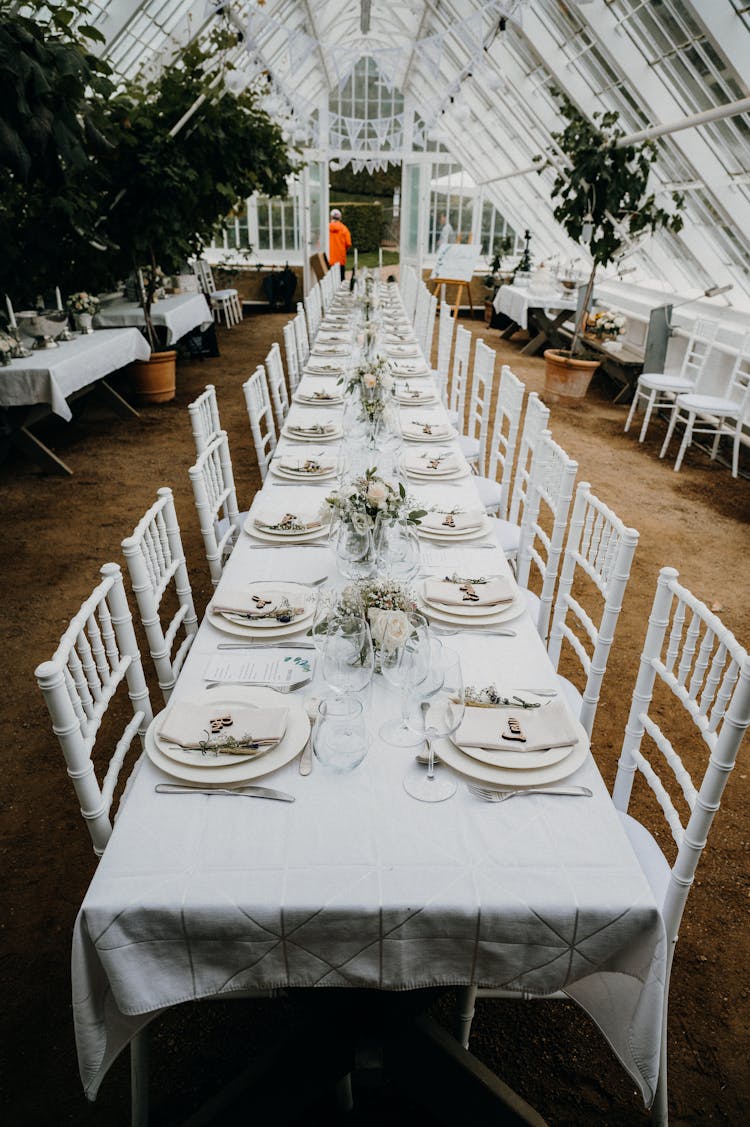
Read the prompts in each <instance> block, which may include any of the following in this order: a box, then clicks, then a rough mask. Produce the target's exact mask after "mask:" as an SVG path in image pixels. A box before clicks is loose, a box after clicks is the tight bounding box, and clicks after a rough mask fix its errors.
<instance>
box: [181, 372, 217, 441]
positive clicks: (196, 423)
mask: <svg viewBox="0 0 750 1127" xmlns="http://www.w3.org/2000/svg"><path fill="white" fill-rule="evenodd" d="M188 413H189V415H190V425H191V427H192V431H193V440H194V442H195V452H196V454H202V453H203V451H204V450H205V449H206V447H207V446H209V445H210V444H211V443H212V442H213V440H214V439H215V438H216V437H217V435H218V434H220V433H221V420H220V418H219V404H218V402H217V399H216V388H215V387H214V385H213V384H211V383H210V384H206V390H205V391H203V392H202V393H201V394H200V395H199V396H198V398H197V399H194V400H193V402H192V403H188Z"/></svg>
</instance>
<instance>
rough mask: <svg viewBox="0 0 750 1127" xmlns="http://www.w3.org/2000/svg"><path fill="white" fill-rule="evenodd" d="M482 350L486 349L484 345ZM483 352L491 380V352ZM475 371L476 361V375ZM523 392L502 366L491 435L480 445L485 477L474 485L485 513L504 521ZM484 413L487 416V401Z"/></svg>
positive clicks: (508, 369)
mask: <svg viewBox="0 0 750 1127" xmlns="http://www.w3.org/2000/svg"><path fill="white" fill-rule="evenodd" d="M481 343H482V342H481V341H479V342H478V343H477V356H478V355H479V346H480V344H481ZM483 348H486V345H484V346H483ZM486 351H487V352H492V353H493V358H492V366H491V367H489V372H490V377H492V372H493V369H494V352H493V350H492V349H490V348H486ZM476 367H477V362H476V358H475V360H474V370H475V372H476ZM492 383H493V381H492V378H491V379H490V385H489V386H490V392H491V391H492ZM525 390H526V388H525V386H524V384H523V382H522V381H521V380H519V378H518V376H516V375H514V373H513V372H512V371H511V370H510V368H509V367H508V365H507V364H503V366H502V369H501V371H500V386H499V388H498V392H497V400H496V402H495V412H494V416H493V420H492V432H491V433H490V434H489V435H487V434H486V435H485V439H484V444H483V445H481V443H480V452H479V463H480V466H482V465H483V466H486V475H485V476H479V477H477V478H476V479H475V484H476V487H477V490H478V491H479V496H480V498H481V501H482V504H483V505H484V507H485V509H486V510H487V512H488V513H495V514H497V515H498V516H500V517H501V518H502V519H503V520H505V519H507V516H508V507H509V503H510V491H511V482H512V478H513V461H514V458H515V455H516V443H517V441H518V432H519V429H520V426H521V412H522V410H523V397H524V392H525ZM487 411H488V414H489V397H488V407H487Z"/></svg>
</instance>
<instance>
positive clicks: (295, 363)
mask: <svg viewBox="0 0 750 1127" xmlns="http://www.w3.org/2000/svg"><path fill="white" fill-rule="evenodd" d="M283 332H284V352H285V353H286V373H287V377H288V379H289V392H290V394H291V395H294V393H295V391H296V390H297V387H298V385H299V381H300V376H301V372H302V369H301V367H300V362H299V355H298V353H297V337H296V334H295V332H294V322H293V321H287V323H286V324H285V325H284V329H283Z"/></svg>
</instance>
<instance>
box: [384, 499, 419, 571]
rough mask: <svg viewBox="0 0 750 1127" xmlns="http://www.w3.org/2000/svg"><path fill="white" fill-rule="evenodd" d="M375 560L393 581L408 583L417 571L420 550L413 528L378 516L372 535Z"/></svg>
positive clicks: (399, 521)
mask: <svg viewBox="0 0 750 1127" xmlns="http://www.w3.org/2000/svg"><path fill="white" fill-rule="evenodd" d="M374 544H375V560H376V564H377V566H378V567H379V568H383V570H385V571H387V572H388V574H389V575H391V576H393V578H394V579H399V580H403V581H407V582H408V581H409V580H411V579H413V578H414V576H415V575H416V574H417V572H418V571H419V568H420V566H421V560H422V549H421V547H420V543H419V538H418V537H417V534H416V531H415V530H414V526H413V525H410V524H407V523H406V521H401V520H396V521H393V520H389V519H387V518H384V517H382V516H381V515H379V516H378V520H377V523H376V525H375V534H374Z"/></svg>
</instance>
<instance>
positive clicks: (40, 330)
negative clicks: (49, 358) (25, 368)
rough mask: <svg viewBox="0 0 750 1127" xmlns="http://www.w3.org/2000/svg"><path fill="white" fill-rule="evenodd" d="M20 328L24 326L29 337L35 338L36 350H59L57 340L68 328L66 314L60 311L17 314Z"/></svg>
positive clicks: (32, 311) (50, 310) (25, 311)
mask: <svg viewBox="0 0 750 1127" xmlns="http://www.w3.org/2000/svg"><path fill="white" fill-rule="evenodd" d="M16 320H17V321H18V322H19V327H20V326H23V327H24V328H25V330H26V332H27V333H28V335H29V336H32V337H34V345H33V347H34V350H35V351H38V350H41V349H47V348H57V338H58V337H59V336H60V335H61V333H63V332H64V331H65V329H66V328H67V326H68V317H67V314H66V313H61V312H60V310H59V309H45V310H41V311H40V312H39V313H37V312H35V311H34V310H32V309H27V310H24V311H23V312H22V313H17V314H16Z"/></svg>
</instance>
